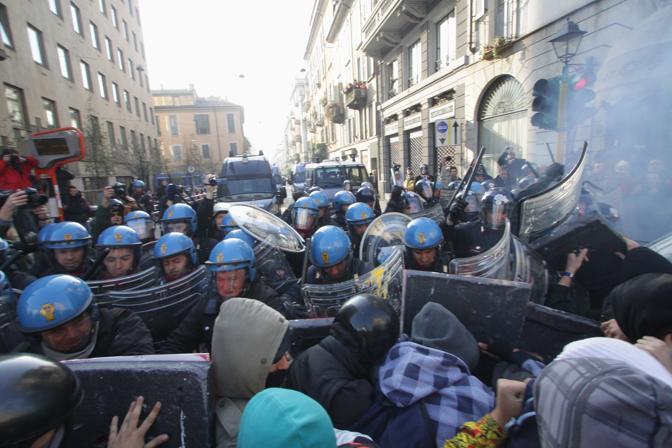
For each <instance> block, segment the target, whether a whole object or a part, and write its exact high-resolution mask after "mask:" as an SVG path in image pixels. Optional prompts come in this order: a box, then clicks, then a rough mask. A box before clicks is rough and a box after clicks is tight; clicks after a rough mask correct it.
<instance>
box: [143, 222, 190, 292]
mask: <svg viewBox="0 0 672 448" xmlns="http://www.w3.org/2000/svg"><path fill="white" fill-rule="evenodd" d="M153 255H154V260H155V262H156V263H157V264H158V267H159V269H160V271H161V276H162V277H163V282H165V283H170V282H172V281H175V280H177V279H180V278H182V277H184V276H186V275H187V274H189V273H190V272H192V271H193V270H194V269H196V267H197V266H198V256H197V255H196V246H194V242H193V241H192V240H191V238H189V237H188V236H186V235H184V234H182V233H178V232H171V233H166V234H165V235H163V236H162V237H161V238H159V239H158V240H157V241H156V244H155V245H154V250H153Z"/></svg>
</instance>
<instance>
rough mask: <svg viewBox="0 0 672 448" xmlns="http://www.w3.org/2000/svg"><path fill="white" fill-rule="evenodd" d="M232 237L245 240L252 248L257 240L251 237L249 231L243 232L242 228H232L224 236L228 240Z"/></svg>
mask: <svg viewBox="0 0 672 448" xmlns="http://www.w3.org/2000/svg"><path fill="white" fill-rule="evenodd" d="M233 238H236V239H239V240H241V241H244V242H246V243H247V245H248V246H250V247H251V248H252V249H254V246H256V245H257V240H255V239H254V238H252V236H251V235H250V234H249V233H247V232H245V231H244V230H242V229H233V230H232V231H230V232H229V233H227V234H226V236H225V237H224V239H225V240H230V239H233Z"/></svg>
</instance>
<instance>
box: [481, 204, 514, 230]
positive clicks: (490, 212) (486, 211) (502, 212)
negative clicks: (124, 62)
mask: <svg viewBox="0 0 672 448" xmlns="http://www.w3.org/2000/svg"><path fill="white" fill-rule="evenodd" d="M506 199H507V198H505V197H504V198H503V199H502V200H498V199H497V196H495V198H494V200H493V201H492V202H489V203H488V205H487V206H484V207H483V223H484V224H485V226H486V227H488V228H490V229H502V228H504V225H506V220H507V218H508V217H509V209H510V206H511V204H510V202H509V201H508V200H506Z"/></svg>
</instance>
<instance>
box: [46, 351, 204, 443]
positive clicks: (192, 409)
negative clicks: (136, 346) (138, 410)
mask: <svg viewBox="0 0 672 448" xmlns="http://www.w3.org/2000/svg"><path fill="white" fill-rule="evenodd" d="M209 359H210V357H209V355H207V354H180V355H146V356H116V357H110V358H92V359H77V360H72V361H64V363H65V364H67V366H68V367H69V368H70V369H72V370H73V371H74V372H75V373H76V374H77V378H78V379H79V382H80V385H81V387H82V389H83V391H84V398H83V399H82V402H81V404H80V405H79V406H77V408H76V409H75V410H74V412H73V414H72V416H71V417H70V424H69V428H70V430H69V432H68V436H67V437H66V438H65V440H64V442H63V444H62V445H59V446H61V447H65V448H80V447H93V448H96V447H104V446H107V439H108V434H109V431H110V419H111V418H112V417H111V416H113V415H118V416H120V418H122V419H123V416H124V415H126V412H127V411H128V406H129V404H130V403H131V402H132V401H133V400H134V399H135V398H137V397H138V396H143V397H144V398H145V406H144V407H145V409H149V408H151V407H152V406H153V405H154V403H156V402H157V401H160V402H161V414H160V416H159V418H158V419H157V420H156V422H154V424H153V425H152V427H151V428H150V429H149V431H148V432H147V434H146V437H147V439H146V440H150V439H151V438H153V437H156V436H157V435H159V434H168V437H169V439H168V440H169V442H168V443H167V444H166V446H175V447H177V446H179V447H184V448H202V447H210V446H215V444H214V440H215V434H214V429H215V422H214V419H215V413H214V412H213V409H214V407H215V403H214V400H215V388H214V383H213V378H214V376H213V374H212V364H211V363H210V361H209ZM143 415H144V412H143ZM143 418H144V417H143Z"/></svg>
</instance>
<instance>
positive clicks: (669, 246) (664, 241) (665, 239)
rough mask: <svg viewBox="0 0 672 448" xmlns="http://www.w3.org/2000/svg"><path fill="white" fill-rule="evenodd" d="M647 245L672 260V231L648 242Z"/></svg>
mask: <svg viewBox="0 0 672 448" xmlns="http://www.w3.org/2000/svg"><path fill="white" fill-rule="evenodd" d="M647 247H648V248H649V249H651V250H653V251H656V252H658V253H659V254H660V255H662V256H663V257H665V258H667V259H668V260H670V261H672V233H668V234H667V235H665V236H662V237H660V238H658V239H657V240H655V241H652V242H650V243H649V244H647Z"/></svg>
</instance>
